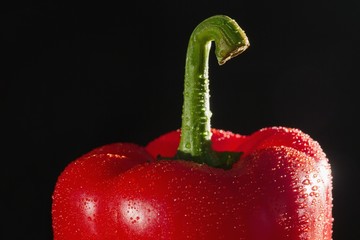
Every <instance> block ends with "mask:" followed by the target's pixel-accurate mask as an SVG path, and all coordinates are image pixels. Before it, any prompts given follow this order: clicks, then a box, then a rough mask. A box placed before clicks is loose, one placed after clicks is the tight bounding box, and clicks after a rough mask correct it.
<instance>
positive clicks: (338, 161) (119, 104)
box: [0, 0, 360, 240]
mask: <svg viewBox="0 0 360 240" xmlns="http://www.w3.org/2000/svg"><path fill="white" fill-rule="evenodd" d="M215 14H226V15H228V16H230V17H231V18H233V19H235V20H236V21H237V22H238V23H239V25H240V26H241V27H242V28H243V29H244V30H245V31H246V33H247V35H248V37H249V39H250V43H251V47H250V48H249V49H248V50H247V51H246V52H245V53H244V54H242V55H240V56H239V57H237V58H235V59H233V60H231V61H229V62H228V63H227V64H225V65H224V66H221V67H219V66H218V65H217V63H216V61H215V57H214V54H213V52H212V54H211V58H210V88H211V109H212V112H213V117H212V126H213V127H216V128H221V129H226V130H231V131H233V132H236V133H241V134H245V135H246V134H250V133H252V132H254V131H256V130H258V129H260V128H262V127H267V126H288V127H295V128H299V129H301V130H303V131H304V132H306V133H308V134H310V135H311V136H312V137H313V138H314V139H315V140H317V141H318V142H319V143H320V144H321V146H322V147H323V149H324V151H325V152H326V154H327V155H328V157H329V159H330V163H331V164H332V169H333V175H334V218H335V222H334V239H335V240H343V239H359V236H360V228H359V223H360V221H359V214H360V211H359V206H358V199H357V195H358V193H359V186H358V184H359V177H358V176H359V174H358V171H359V165H360V164H359V157H358V144H359V140H358V135H359V129H358V128H359V127H358V123H359V118H358V116H357V111H358V110H359V104H358V103H359V97H358V88H357V85H356V84H357V80H358V75H359V57H360V54H359V53H360V52H359V35H360V29H359V27H360V1H357V0H327V1H325V0H313V1H310V0H309V1H307V0H305V1H304V0H303V1H241V0H239V1H225V0H224V1H211V0H207V1H205V0H203V1H176V2H174V1H165V2H163V1H161V2H157V1H148V2H145V3H141V2H139V1H133V2H129V3H127V4H126V5H123V4H122V3H121V1H117V2H116V3H114V2H112V3H108V2H104V1H99V2H96V3H92V2H86V3H80V2H73V3H66V2H61V1H59V2H52V1H47V2H43V3H35V2H33V1H26V2H25V3H18V2H13V3H10V4H8V5H6V6H4V7H2V8H1V34H2V39H3V40H4V42H3V44H2V46H1V51H2V53H1V56H2V58H3V60H5V63H3V64H2V67H1V68H2V70H1V72H2V75H3V74H4V77H1V82H0V89H1V95H0V97H1V99H0V100H1V101H0V107H1V115H0V116H1V120H0V121H1V122H0V123H1V138H2V144H1V166H2V167H1V182H0V184H1V208H2V210H1V218H2V222H3V223H2V225H1V231H0V238H1V239H52V230H51V215H50V211H51V194H52V191H53V189H54V185H55V182H56V179H57V177H58V175H59V174H60V172H61V171H62V170H63V169H64V167H65V166H66V165H67V164H68V163H69V162H71V161H72V160H74V159H75V158H77V157H78V156H80V155H81V154H83V153H85V152H87V151H89V150H90V149H92V148H94V147H97V146H100V145H103V144H106V143H111V142H117V141H119V142H134V143H138V144H141V145H145V144H146V143H147V142H149V141H150V140H152V139H153V138H155V137H157V136H159V135H160V134H163V133H165V132H167V131H170V130H173V129H177V128H179V127H180V116H181V107H182V100H183V99H182V91H183V75H184V63H185V53H186V48H187V43H188V39H189V36H190V34H191V32H192V30H193V29H194V27H195V26H196V25H197V24H198V23H199V22H201V21H202V20H204V19H205V18H207V17H210V16H212V15H215Z"/></svg>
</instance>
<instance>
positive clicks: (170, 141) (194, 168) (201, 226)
mask: <svg viewBox="0 0 360 240" xmlns="http://www.w3.org/2000/svg"><path fill="white" fill-rule="evenodd" d="M212 131H213V136H212V142H213V148H214V149H215V150H217V151H242V152H244V154H243V155H242V157H241V158H240V160H239V161H238V162H237V163H236V164H235V165H234V166H233V167H232V169H230V170H222V169H217V168H212V167H209V166H207V165H200V164H196V163H193V162H188V161H181V160H155V159H156V157H157V156H158V155H161V156H163V157H171V156H173V155H174V154H175V152H176V150H177V146H178V144H179V139H180V133H179V131H174V132H170V133H168V134H165V135H163V136H161V137H160V138H158V139H156V140H154V141H153V142H151V143H149V144H148V146H146V148H143V147H140V146H136V145H133V144H126V143H125V144H124V143H119V144H111V145H107V146H104V147H101V148H98V149H95V150H93V151H91V152H90V153H88V154H86V155H84V156H82V157H80V158H79V159H77V160H76V161H74V162H72V163H71V164H70V165H69V166H68V167H67V168H66V169H65V170H64V172H63V173H62V174H61V176H60V177H59V179H58V182H57V184H56V188H55V191H54V195H53V207H52V216H53V230H54V239H55V240H75V239H76V240H82V239H84V240H85V239H87V240H92V239H97V240H99V239H100V240H107V239H109V240H117V239H127V240H131V239H134V240H135V239H136V240H138V239H142V240H146V239H149V240H150V239H151V240H155V239H167V240H177V239H179V240H180V239H181V240H183V239H194V240H195V239H196V240H201V239H204V240H205V239H207V240H208V239H216V240H219V239H227V240H231V239H244V240H255V239H256V240H260V239H261V240H266V239H269V240H270V239H271V240H272V239H274V240H275V239H276V240H281V239H287V240H289V239H291V240H297V239H299V240H300V239H301V240H304V239H308V240H329V239H332V237H331V235H332V222H333V218H332V212H331V211H332V177H331V169H330V165H329V163H328V160H327V158H326V156H325V154H324V153H323V151H322V149H321V148H320V146H319V144H318V143H317V142H315V141H313V140H312V139H311V138H310V137H309V136H308V135H306V134H304V133H302V132H301V131H299V130H296V129H288V128H282V127H280V128H275V127H274V128H266V129H262V130H260V131H258V132H256V133H254V134H252V135H250V136H241V135H238V134H233V133H230V132H224V131H221V130H214V129H213V130H212Z"/></svg>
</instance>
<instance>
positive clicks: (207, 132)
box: [177, 15, 249, 166]
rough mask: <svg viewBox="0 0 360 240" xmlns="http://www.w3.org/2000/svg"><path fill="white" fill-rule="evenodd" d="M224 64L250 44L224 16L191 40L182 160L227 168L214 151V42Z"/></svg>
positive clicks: (202, 26) (210, 21)
mask: <svg viewBox="0 0 360 240" xmlns="http://www.w3.org/2000/svg"><path fill="white" fill-rule="evenodd" d="M212 41H215V47H216V49H215V54H216V57H217V60H218V63H219V64H220V65H222V64H224V63H225V62H226V61H227V60H229V59H231V58H232V57H235V56H237V55H238V54H240V53H242V52H243V51H245V49H246V48H247V47H248V46H249V41H248V39H247V37H246V35H245V33H244V31H243V30H242V29H241V28H240V27H239V25H238V24H237V23H236V22H235V21H234V20H232V19H231V18H229V17H227V16H224V15H217V16H213V17H210V18H208V19H206V20H204V21H203V22H201V23H200V24H199V25H198V26H197V27H196V28H195V30H194V31H193V33H192V34H191V37H190V41H189V45H188V49H187V56H186V66H185V88H184V105H183V115H182V126H181V139H180V145H179V148H178V154H177V155H178V157H180V158H183V159H187V160H192V161H196V162H199V163H206V164H208V165H210V166H220V165H223V163H222V162H219V161H221V160H220V159H219V157H218V156H217V155H216V154H215V153H214V152H213V150H212V149H211V128H210V118H211V112H210V105H209V98H210V95H209V79H208V68H209V66H208V60H209V52H210V48H211V42H212Z"/></svg>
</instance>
